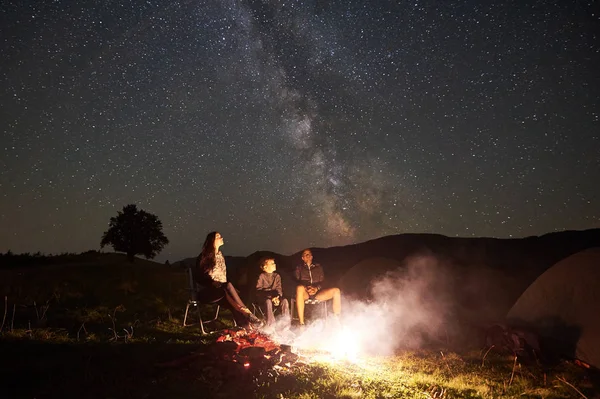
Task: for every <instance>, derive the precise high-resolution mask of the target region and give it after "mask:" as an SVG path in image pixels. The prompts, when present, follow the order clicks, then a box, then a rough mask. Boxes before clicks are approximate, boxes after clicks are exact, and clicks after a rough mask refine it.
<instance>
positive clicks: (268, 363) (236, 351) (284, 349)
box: [211, 329, 299, 368]
mask: <svg viewBox="0 0 600 399" xmlns="http://www.w3.org/2000/svg"><path fill="white" fill-rule="evenodd" d="M211 352H212V353H213V355H215V356H216V357H217V358H219V359H222V360H228V361H232V362H236V363H239V364H243V365H244V367H246V368H249V367H256V368H291V367H292V366H293V365H295V364H296V363H298V361H299V356H298V355H297V354H295V353H293V352H292V348H291V347H290V346H289V345H280V344H277V343H276V342H274V341H273V340H272V339H271V338H270V337H269V336H268V335H266V334H264V333H261V332H259V331H246V330H244V329H240V330H225V331H223V334H222V335H221V336H220V337H219V338H217V342H215V343H214V344H213V345H212V346H211Z"/></svg>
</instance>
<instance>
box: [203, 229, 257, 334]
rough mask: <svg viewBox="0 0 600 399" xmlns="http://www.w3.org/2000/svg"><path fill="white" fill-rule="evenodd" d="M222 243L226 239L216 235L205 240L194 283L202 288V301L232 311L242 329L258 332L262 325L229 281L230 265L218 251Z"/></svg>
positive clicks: (211, 234)
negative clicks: (217, 304) (252, 329)
mask: <svg viewBox="0 0 600 399" xmlns="http://www.w3.org/2000/svg"><path fill="white" fill-rule="evenodd" d="M223 243H224V241H223V236H222V235H221V234H219V233H218V232H216V231H213V232H212V233H208V235H207V236H206V240H205V241H204V245H203V246H202V253H200V255H199V256H198V259H197V261H196V272H195V273H194V279H195V280H196V283H197V284H198V285H199V286H200V290H199V293H198V295H199V297H200V300H201V301H202V302H210V303H219V304H220V305H223V306H224V307H226V308H228V309H230V310H231V313H233V318H234V319H235V321H236V323H237V324H238V325H239V326H240V327H244V328H258V327H259V326H260V325H261V321H260V320H259V319H258V318H257V317H256V316H254V314H253V313H252V312H251V311H250V309H248V308H247V307H246V305H244V302H242V300H241V299H240V296H239V295H238V293H237V290H236V289H235V287H234V286H233V284H231V283H230V282H228V281H227V265H226V264H225V258H224V257H223V254H222V253H221V251H220V250H219V248H220V247H221V245H223Z"/></svg>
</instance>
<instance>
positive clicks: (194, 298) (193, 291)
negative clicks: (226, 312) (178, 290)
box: [183, 267, 237, 335]
mask: <svg viewBox="0 0 600 399" xmlns="http://www.w3.org/2000/svg"><path fill="white" fill-rule="evenodd" d="M192 273H193V271H192V268H191V267H190V268H188V270H187V275H188V284H189V287H188V291H189V292H190V297H189V299H188V301H187V306H186V307H185V315H184V316H183V326H184V327H187V326H191V325H192V324H186V322H187V318H188V312H189V310H190V306H192V307H194V308H196V311H197V313H198V319H199V320H200V330H201V331H202V334H204V335H206V334H207V332H206V330H205V329H204V325H205V324H209V323H213V322H215V321H216V320H217V318H218V317H219V310H220V309H221V306H220V305H219V304H217V303H214V304H213V305H215V306H216V307H217V311H216V312H215V317H214V318H212V319H210V320H202V314H201V312H200V305H201V302H200V301H199V300H198V290H197V288H196V284H195V282H194V276H193V274H192ZM233 324H234V325H235V326H237V323H236V322H235V319H233Z"/></svg>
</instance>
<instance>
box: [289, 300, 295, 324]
mask: <svg viewBox="0 0 600 399" xmlns="http://www.w3.org/2000/svg"><path fill="white" fill-rule="evenodd" d="M290 303H291V304H290V307H291V309H290V320H294V310H296V300H295V299H294V298H292V299H291V301H290Z"/></svg>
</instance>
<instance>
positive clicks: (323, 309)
mask: <svg viewBox="0 0 600 399" xmlns="http://www.w3.org/2000/svg"><path fill="white" fill-rule="evenodd" d="M304 304H305V305H309V306H318V305H320V306H321V315H322V317H323V318H324V319H325V321H327V301H319V300H318V299H311V298H308V299H307V300H306V301H304ZM290 306H291V307H292V308H291V309H290V312H291V315H292V320H298V317H294V312H295V311H296V298H292V301H291V304H290ZM304 310H305V311H306V308H304Z"/></svg>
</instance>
